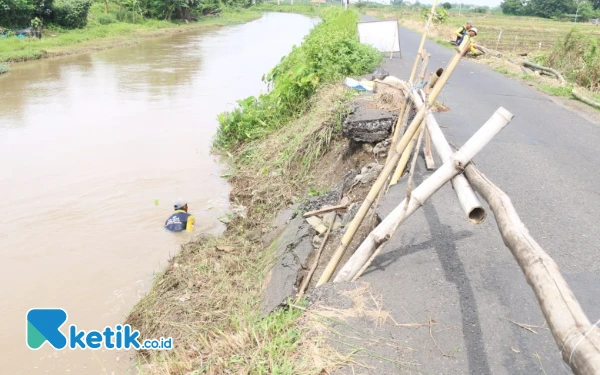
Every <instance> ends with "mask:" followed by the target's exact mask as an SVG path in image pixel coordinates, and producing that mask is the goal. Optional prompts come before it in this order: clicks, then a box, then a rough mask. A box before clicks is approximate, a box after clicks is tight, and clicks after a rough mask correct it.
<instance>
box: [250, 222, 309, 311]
mask: <svg viewBox="0 0 600 375" xmlns="http://www.w3.org/2000/svg"><path fill="white" fill-rule="evenodd" d="M312 233H313V231H312V228H311V227H310V226H309V225H308V224H307V223H306V221H305V220H304V218H303V217H302V216H296V217H295V218H294V219H293V220H292V221H291V222H290V223H289V224H288V225H287V226H286V228H285V230H284V231H283V233H282V234H281V235H280V236H279V238H277V239H276V240H275V241H274V242H273V244H272V246H273V252H274V257H275V262H274V264H273V267H272V268H271V269H270V270H269V274H268V275H267V277H266V279H265V285H264V288H263V298H262V303H261V316H265V315H267V314H269V313H271V312H272V311H273V310H275V309H276V308H277V307H279V306H281V305H283V304H285V302H286V301H287V299H288V298H289V297H291V296H293V295H294V294H295V293H296V292H297V284H298V276H299V274H300V271H301V270H302V269H305V268H306V266H307V262H308V258H309V256H310V254H311V253H312V252H313V250H314V249H313V245H312Z"/></svg>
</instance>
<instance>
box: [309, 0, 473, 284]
mask: <svg viewBox="0 0 600 375" xmlns="http://www.w3.org/2000/svg"><path fill="white" fill-rule="evenodd" d="M436 2H437V1H436ZM463 48H464V49H465V50H466V48H467V44H465V46H464V47H463ZM461 53H462V52H461ZM461 53H457V54H455V55H454V58H453V59H452V60H451V61H450V63H449V64H448V67H447V69H446V70H445V71H444V73H442V76H441V77H440V79H439V81H438V83H437V84H436V85H435V86H434V87H433V90H432V91H431V94H430V95H429V97H428V102H429V104H433V103H434V102H435V99H436V98H437V97H438V95H439V94H440V92H441V91H442V88H443V87H444V85H445V84H446V82H448V79H449V78H450V76H451V75H452V73H453V72H454V70H455V69H456V66H457V65H458V63H459V62H460V60H461ZM425 112H426V108H425V107H422V108H421V109H420V110H419V111H418V112H417V114H416V115H415V118H414V119H413V120H412V122H411V124H410V126H409V127H408V128H407V129H406V132H405V133H404V135H403V136H402V139H400V141H399V142H398V144H397V145H396V148H395V149H394V150H392V151H391V152H390V153H391V154H392V157H391V158H390V160H389V161H388V162H387V163H386V165H385V167H384V168H383V170H382V171H381V172H380V173H379V177H377V180H376V181H375V183H374V184H373V186H372V187H371V190H370V191H369V193H368V194H367V197H366V198H365V200H364V202H363V203H362V205H361V206H360V208H359V209H358V212H357V213H356V215H355V216H354V219H352V221H351V222H350V225H349V226H348V229H347V230H346V232H345V233H344V235H343V236H342V240H341V244H340V246H339V247H338V248H337V250H336V251H335V253H334V254H333V256H332V258H331V260H330V261H329V263H328V264H327V267H325V270H324V271H323V274H322V275H321V278H320V279H319V282H318V283H317V286H320V285H323V284H325V283H326V282H328V281H329V279H330V278H331V275H333V273H334V272H335V269H336V267H337V265H338V263H339V262H340V259H342V256H343V255H344V252H345V251H346V249H347V248H348V245H349V244H350V242H351V241H352V238H354V235H355V234H356V232H357V231H358V228H359V227H360V224H361V223H362V221H363V219H364V218H365V216H366V215H367V212H368V211H369V209H370V208H371V205H372V204H373V201H374V200H375V199H376V198H377V195H378V194H379V191H380V190H381V188H382V187H383V185H384V184H385V182H386V181H387V178H388V176H389V175H390V174H391V173H392V170H393V169H394V167H395V166H396V163H398V160H399V159H400V155H401V154H402V152H403V151H404V149H405V148H406V146H407V145H408V142H409V141H410V139H411V138H412V137H413V135H414V134H415V132H416V131H417V130H418V129H419V127H420V126H421V122H422V121H423V118H424V117H425Z"/></svg>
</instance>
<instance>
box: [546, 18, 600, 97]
mask: <svg viewBox="0 0 600 375" xmlns="http://www.w3.org/2000/svg"><path fill="white" fill-rule="evenodd" d="M545 60H546V61H545V63H546V64H547V65H548V66H550V67H552V68H555V69H558V70H560V71H563V73H564V74H565V76H566V77H567V78H568V79H569V80H571V81H573V82H575V83H577V84H578V85H580V86H583V87H586V88H588V89H590V90H592V91H596V92H600V37H598V36H594V35H592V34H583V33H581V32H578V31H576V30H571V32H569V33H568V34H567V35H566V37H565V38H564V40H562V41H561V42H559V43H556V44H555V45H554V47H553V48H552V50H551V51H550V52H549V54H548V56H547V57H546V59H545Z"/></svg>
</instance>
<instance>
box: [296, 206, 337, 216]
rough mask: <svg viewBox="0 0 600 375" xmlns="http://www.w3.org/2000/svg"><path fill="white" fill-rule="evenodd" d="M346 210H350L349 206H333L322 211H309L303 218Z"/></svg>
mask: <svg viewBox="0 0 600 375" xmlns="http://www.w3.org/2000/svg"><path fill="white" fill-rule="evenodd" d="M346 208H348V205H347V204H338V205H337V206H331V207H327V208H321V209H318V210H314V211H309V212H307V213H305V214H304V215H302V216H303V217H311V216H315V215H320V214H324V213H327V212H331V211H337V210H345V209H346Z"/></svg>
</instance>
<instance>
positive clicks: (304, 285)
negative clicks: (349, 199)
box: [296, 215, 337, 303]
mask: <svg viewBox="0 0 600 375" xmlns="http://www.w3.org/2000/svg"><path fill="white" fill-rule="evenodd" d="M335 219H337V215H335V216H334V217H333V219H332V220H331V224H330V225H329V228H327V232H326V233H325V237H323V242H321V246H319V250H318V251H317V254H316V255H315V260H314V261H313V264H312V266H311V267H310V271H308V273H307V274H306V276H304V279H302V284H300V288H299V289H298V296H297V297H296V303H298V302H300V300H301V299H302V297H304V293H305V292H306V289H307V288H308V284H309V283H310V279H312V276H313V274H314V273H315V270H316V269H317V267H318V266H319V259H320V258H321V253H322V252H323V249H324V248H325V243H326V242H327V239H328V238H329V233H331V228H333V224H335Z"/></svg>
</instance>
